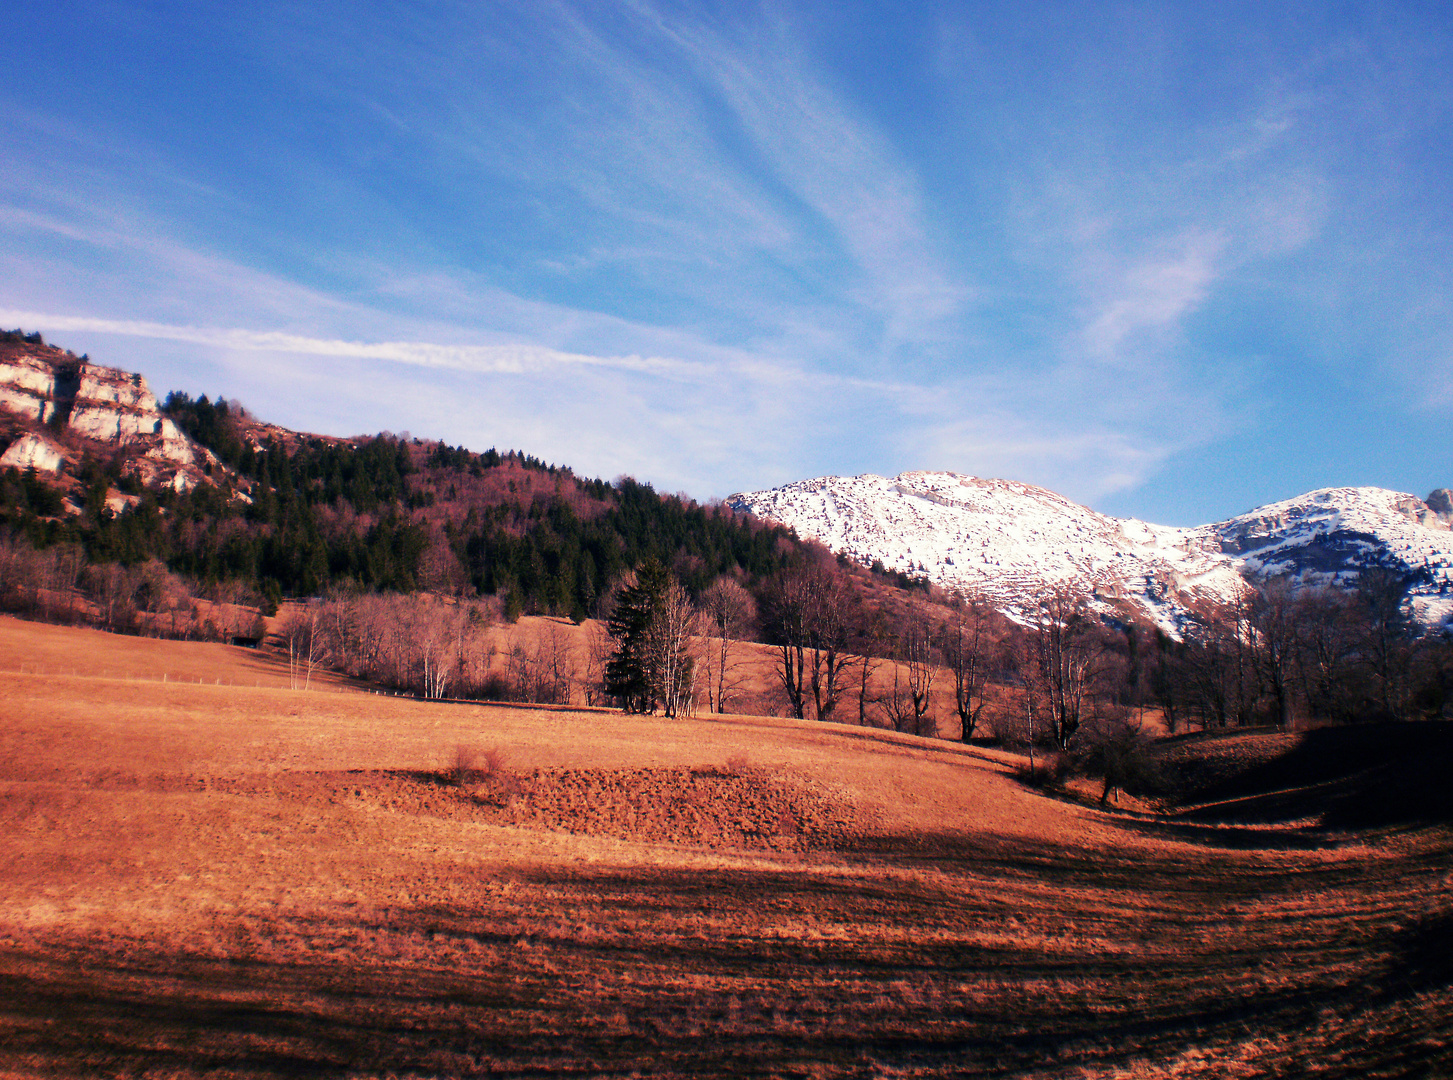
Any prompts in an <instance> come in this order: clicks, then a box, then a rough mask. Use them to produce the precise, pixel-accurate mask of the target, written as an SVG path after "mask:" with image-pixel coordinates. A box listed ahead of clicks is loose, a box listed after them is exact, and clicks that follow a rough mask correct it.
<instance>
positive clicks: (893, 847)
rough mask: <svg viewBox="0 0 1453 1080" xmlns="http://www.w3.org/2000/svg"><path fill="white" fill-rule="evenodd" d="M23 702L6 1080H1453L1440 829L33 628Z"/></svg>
mask: <svg viewBox="0 0 1453 1080" xmlns="http://www.w3.org/2000/svg"><path fill="white" fill-rule="evenodd" d="M0 669H3V670H0V746H3V754H0V819H3V820H0V1076H5V1077H19V1076H77V1077H79V1076H128V1077H193V1076H209V1077H262V1076H268V1077H272V1076H379V1077H382V1076H400V1077H403V1076H482V1075H491V1076H493V1075H501V1076H539V1075H546V1074H566V1075H576V1076H726V1075H733V1076H797V1077H835V1076H853V1077H916V1076H1005V1075H1012V1076H1044V1077H1085V1078H1088V1077H1150V1076H1174V1077H1236V1076H1311V1075H1315V1076H1328V1077H1365V1076H1378V1077H1382V1076H1386V1077H1404V1076H1406V1077H1415V1076H1416V1077H1423V1076H1448V1075H1453V857H1450V856H1453V832H1450V830H1449V828H1448V827H1447V826H1446V825H1444V824H1420V823H1416V822H1413V823H1409V822H1402V823H1400V824H1397V825H1384V826H1378V827H1375V828H1373V827H1367V828H1359V829H1348V828H1342V829H1329V828H1325V827H1320V826H1319V825H1318V822H1317V820H1316V819H1315V818H1312V819H1307V818H1305V817H1301V818H1299V817H1298V816H1297V810H1296V807H1295V806H1294V805H1289V806H1288V808H1287V809H1286V812H1285V813H1282V814H1281V815H1280V816H1279V817H1278V816H1277V815H1270V818H1271V819H1268V815H1266V814H1262V815H1261V818H1262V819H1263V820H1258V821H1256V822H1254V823H1241V822H1238V821H1236V820H1234V819H1228V818H1227V817H1225V816H1224V815H1222V816H1220V817H1217V816H1216V815H1214V814H1213V815H1209V816H1208V815H1207V814H1205V813H1201V814H1200V815H1198V816H1192V817H1184V816H1182V817H1159V816H1156V815H1154V814H1151V813H1148V812H1139V813H1134V812H1129V811H1126V810H1123V809H1122V810H1119V811H1115V812H1102V811H1100V810H1098V809H1096V808H1094V807H1093V806H1088V805H1082V804H1080V803H1077V802H1074V801H1066V800H1062V799H1052V798H1047V797H1045V796H1044V795H1042V794H1040V793H1037V792H1035V791H1033V790H1031V789H1029V788H1027V787H1025V786H1024V785H1022V784H1021V783H1020V782H1019V781H1018V780H1017V779H1016V776H1015V768H1016V765H1017V760H1016V759H1013V758H1011V757H1009V756H1007V755H998V754H995V753H994V752H992V751H987V750H976V749H969V748H965V747H961V746H958V745H955V744H952V743H945V742H927V741H922V740H917V739H913V738H910V737H907V736H900V735H896V734H892V733H888V732H882V731H865V730H862V729H857V728H849V727H840V726H836V725H819V724H813V723H810V722H806V723H804V722H800V721H790V720H781V719H769V718H751V717H727V718H710V719H707V718H697V719H690V720H678V721H670V722H667V721H663V720H659V719H653V718H641V717H626V716H620V715H616V714H611V713H601V712H593V713H584V712H579V713H577V712H561V711H551V712H546V711H535V710H525V709H512V708H505V707H483V706H470V705H455V704H429V703H423V702H415V701H409V700H402V699H393V698H385V697H378V696H374V695H370V694H366V693H360V692H358V691H357V690H355V689H352V688H350V687H348V686H346V685H344V684H341V683H324V684H322V686H321V687H319V688H316V689H314V690H312V691H309V692H302V691H292V690H288V689H287V688H286V687H287V682H288V680H287V672H286V669H285V668H279V667H277V666H274V665H273V664H272V663H271V662H270V661H269V659H268V658H267V657H266V656H262V655H259V654H256V653H250V652H246V651H244V650H238V649H229V648H227V647H224V646H216V645H187V644H178V643H163V642H156V641H143V640H139V639H129V638H118V637H112V636H108V635H105V634H101V633H96V632H92V631H79V630H67V629H60V628H55V627H47V626H40V625H30V624H25V623H19V622H15V621H13V620H10V619H0ZM163 675H165V676H166V681H165V682H163V681H161V680H162V677H163Z"/></svg>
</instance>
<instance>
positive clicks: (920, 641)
mask: <svg viewBox="0 0 1453 1080" xmlns="http://www.w3.org/2000/svg"><path fill="white" fill-rule="evenodd" d="M933 638H934V630H933V626H932V625H931V624H930V623H929V621H928V618H927V616H925V615H924V614H923V613H922V612H913V613H912V614H911V615H909V616H908V618H907V619H906V620H905V622H904V624H903V626H902V627H901V628H900V630H899V632H898V643H897V648H896V649H895V650H894V661H893V686H892V689H890V690H889V691H888V694H887V695H886V696H885V698H884V699H883V707H884V710H885V711H886V713H887V715H888V720H889V722H890V723H891V724H892V725H893V729H894V730H895V731H905V732H910V733H912V734H914V735H937V734H938V732H937V730H936V725H934V723H933V721H932V720H931V719H930V718H929V715H928V713H929V709H930V707H931V706H932V704H933V684H934V680H935V676H936V675H937V673H938V665H937V660H938V657H937V656H936V655H935V652H934V647H933Z"/></svg>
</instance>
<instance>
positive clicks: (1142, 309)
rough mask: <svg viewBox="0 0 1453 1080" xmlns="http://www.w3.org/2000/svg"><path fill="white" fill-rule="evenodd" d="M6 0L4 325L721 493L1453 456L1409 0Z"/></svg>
mask: <svg viewBox="0 0 1453 1080" xmlns="http://www.w3.org/2000/svg"><path fill="white" fill-rule="evenodd" d="M56 10H57V9H55V8H54V7H50V6H45V5H37V4H33V3H27V4H19V3H14V2H12V0H0V11H3V14H4V16H5V23H6V26H7V29H8V30H9V39H10V40H11V42H12V50H11V54H10V63H9V64H8V65H7V77H6V78H5V80H4V81H3V84H0V132H3V136H4V145H5V147H6V151H7V152H6V153H5V155H4V157H3V159H0V323H3V324H4V325H5V326H23V327H25V328H26V329H28V330H29V329H40V330H42V331H43V332H45V333H46V335H47V339H48V340H53V341H55V342H57V343H59V344H62V345H65V346H68V347H70V348H72V349H74V350H75V351H77V352H89V353H90V354H91V355H92V357H93V358H94V359H97V360H99V361H101V362H103V363H110V364H114V365H117V366H120V367H125V368H128V369H133V370H139V371H141V372H143V373H144V374H145V375H146V376H147V378H148V379H149V380H150V381H151V382H152V384H153V385H154V386H155V387H156V388H157V389H158V391H159V392H165V391H166V390H168V389H186V390H188V391H190V392H192V393H194V394H195V393H208V394H211V395H213V396H216V395H219V394H220V395H224V396H227V397H231V398H235V399H238V400H240V401H242V402H243V403H244V404H246V405H247V406H248V407H249V408H251V409H252V410H253V411H254V412H256V413H257V414H259V415H260V416H262V417H264V418H265V419H269V420H274V421H276V422H278V423H283V424H287V425H289V426H293V427H298V428H303V429H306V430H313V431H324V432H329V433H335V434H353V433H363V432H373V431H378V430H381V429H389V430H393V431H403V430H407V431H410V432H412V433H413V434H415V435H419V436H429V437H439V438H444V439H447V440H448V441H450V442H451V443H463V444H464V445H467V446H470V447H473V448H475V449H484V448H486V447H488V446H491V445H494V446H499V447H501V448H503V447H515V448H520V449H524V450H527V451H529V452H530V453H533V454H536V455H538V456H541V457H544V458H547V459H549V460H551V461H555V462H559V463H564V464H569V465H571V466H573V467H574V468H575V469H576V470H577V471H578V472H581V473H584V474H587V475H592V476H605V477H612V476H615V475H618V474H620V473H631V474H633V475H635V476H637V477H640V478H641V479H645V480H649V481H651V482H652V483H654V484H655V485H656V486H657V487H658V488H660V489H663V490H671V491H674V490H684V491H686V492H688V493H689V494H691V495H693V496H695V497H697V498H701V499H705V498H709V497H712V496H724V495H727V494H730V493H731V492H733V491H737V490H743V489H748V488H754V487H762V486H769V485H774V484H779V483H784V482H788V481H791V480H797V479H802V478H805V477H809V476H817V475H822V474H828V473H840V474H850V473H859V472H876V473H881V474H887V475H891V474H893V473H896V472H899V471H902V470H906V469H953V470H957V471H960V472H966V473H974V474H977V475H981V476H1003V477H1008V478H1012V479H1018V480H1024V481H1029V482H1033V483H1039V484H1044V485H1046V486H1048V487H1051V488H1054V489H1055V490H1058V491H1061V492H1063V493H1065V494H1067V495H1069V496H1071V497H1073V498H1076V499H1078V500H1080V501H1082V502H1086V503H1088V504H1089V505H1091V506H1094V507H1095V508H1097V509H1100V510H1104V511H1107V512H1110V513H1115V514H1121V515H1134V516H1139V517H1143V518H1147V519H1150V520H1154V521H1160V522H1164V523H1167V524H1193V523H1198V522H1202V521H1209V520H1213V519H1217V518H1222V517H1226V516H1230V515H1231V514H1235V513H1239V512H1242V511H1244V510H1247V509H1249V508H1251V507H1252V506H1254V505H1257V504H1260V503H1265V502H1269V501H1273V500H1276V499H1280V498H1286V497H1289V496H1291V495H1294V494H1297V493H1299V492H1301V491H1304V490H1307V489H1310V488H1314V487H1321V486H1332V485H1360V484H1376V485H1381V486H1387V487H1393V488H1398V489H1400V490H1407V491H1412V492H1414V493H1416V494H1418V495H1426V494H1427V492H1428V491H1429V490H1430V489H1432V488H1433V487H1437V486H1444V485H1453V449H1450V447H1453V439H1450V437H1449V431H1450V420H1453V269H1450V268H1453V258H1450V255H1453V182H1450V181H1453V152H1450V151H1453V16H1450V15H1449V13H1448V10H1447V8H1446V6H1445V5H1442V4H1438V3H1428V4H1399V3H1378V4H1372V3H1367V4H1336V3H1307V4H1267V3H1256V4H1235V3H1216V4H1206V3H1196V4H1169V3H1167V4H1124V5H1116V4H1093V5H1092V4H1084V5H1079V4H1040V5H1025V4H1022V3H1016V4H1009V3H1004V4H991V3H964V4H932V3H927V4H923V3H917V4H908V3H903V4H895V3H880V4H854V3H849V2H833V3H820V4H812V3H807V4H764V5H754V4H751V3H732V4H722V5H695V4H684V3H683V4H675V3H673V4H659V5H656V4H650V3H646V2H639V3H631V2H623V3H615V4H610V3H589V4H580V5H572V4H568V3H566V4H552V3H548V2H539V0H536V2H530V3H520V4H515V3H468V4H465V3H460V4H453V3H448V2H438V3H414V4H405V3H394V4H386V5H384V4H380V5H370V4H367V3H363V2H353V3H334V4H326V3H308V2H288V3H267V2H263V3H256V4H243V5H239V4H225V5H223V4H217V5H212V4H207V3H192V4H185V5H176V4H167V3H152V4H144V3H134V2H132V3H127V2H113V3H87V2H77V3H71V4H67V5H65V6H64V8H63V11H64V13H63V14H56Z"/></svg>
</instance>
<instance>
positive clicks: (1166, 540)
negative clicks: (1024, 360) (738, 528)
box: [727, 472, 1453, 633]
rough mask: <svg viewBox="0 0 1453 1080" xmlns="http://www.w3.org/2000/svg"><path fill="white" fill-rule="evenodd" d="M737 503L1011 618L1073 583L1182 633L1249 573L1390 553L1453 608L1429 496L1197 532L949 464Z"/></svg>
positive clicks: (1325, 498)
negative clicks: (1118, 514)
mask: <svg viewBox="0 0 1453 1080" xmlns="http://www.w3.org/2000/svg"><path fill="white" fill-rule="evenodd" d="M727 501H728V503H729V504H730V505H731V506H733V507H735V508H737V509H739V510H745V511H748V512H750V513H753V514H756V515H757V516H758V517H763V518H768V519H771V520H773V521H777V522H781V523H782V524H784V525H787V526H789V527H791V528H792V529H794V530H796V532H797V534H798V535H799V536H802V537H808V538H812V539H816V540H818V541H820V542H821V543H823V544H825V545H826V546H827V547H829V548H831V549H832V550H834V551H841V552H845V553H847V554H848V555H849V556H851V557H852V558H854V559H857V560H858V561H860V562H862V563H864V564H865V565H868V564H872V563H873V562H875V561H878V562H881V563H882V564H883V565H884V566H885V567H886V568H887V569H889V570H897V571H900V572H903V573H906V574H913V575H921V576H925V577H927V578H928V579H929V580H930V581H932V582H934V583H935V584H938V585H941V586H944V587H946V588H958V589H964V590H966V591H972V592H976V593H978V594H980V595H981V596H983V597H985V598H986V599H987V600H989V601H990V602H991V603H993V604H994V605H995V606H996V607H998V608H1000V609H1001V610H1003V611H1005V612H1006V613H1008V614H1010V615H1011V616H1019V617H1023V616H1024V615H1026V614H1027V613H1028V612H1030V611H1032V610H1033V609H1034V608H1035V606H1036V605H1037V604H1038V602H1039V599H1040V598H1041V597H1042V596H1043V595H1044V594H1045V592H1046V591H1047V590H1050V589H1054V588H1057V587H1061V586H1063V587H1067V588H1070V589H1074V590H1076V591H1079V592H1083V593H1086V594H1088V595H1090V596H1092V597H1093V599H1094V603H1095V606H1096V607H1097V608H1098V609H1100V610H1101V611H1102V612H1103V613H1105V614H1116V613H1118V614H1121V615H1136V616H1140V617H1144V618H1148V619H1150V620H1152V621H1153V622H1155V623H1156V624H1158V625H1160V626H1162V627H1163V628H1165V629H1166V630H1168V631H1170V632H1172V633H1174V632H1177V631H1178V629H1179V627H1180V626H1181V625H1182V624H1183V623H1184V621H1185V619H1186V618H1187V616H1188V614H1189V613H1190V612H1192V611H1193V610H1195V609H1196V608H1198V607H1202V606H1205V605H1206V604H1220V603H1227V602H1230V601H1232V600H1235V599H1236V598H1237V597H1238V596H1240V595H1241V594H1242V593H1244V592H1245V590H1246V588H1247V586H1246V577H1247V576H1251V577H1257V576H1261V575H1291V576H1293V577H1295V578H1296V579H1297V580H1299V581H1305V582H1307V583H1309V584H1312V583H1315V584H1322V583H1329V582H1332V583H1343V584H1345V583H1346V582H1347V581H1348V580H1350V578H1349V577H1348V575H1349V574H1350V575H1352V578H1355V574H1356V571H1357V569H1358V568H1359V567H1362V566H1366V565H1368V564H1370V563H1372V562H1378V561H1382V560H1386V559H1391V560H1393V562H1394V563H1396V564H1397V565H1400V566H1402V567H1403V568H1404V569H1405V571H1406V572H1408V573H1417V574H1419V576H1420V580H1419V582H1418V583H1416V584H1415V586H1414V592H1415V596H1414V603H1415V606H1417V605H1421V607H1420V608H1419V611H1420V614H1423V613H1425V614H1426V615H1427V616H1428V617H1431V621H1433V622H1435V623H1436V622H1440V621H1442V619H1441V618H1440V617H1439V613H1440V612H1443V611H1444V609H1445V608H1446V610H1447V614H1448V615H1453V597H1450V596H1448V593H1449V592H1450V591H1453V585H1444V584H1442V583H1443V582H1446V581H1448V575H1449V573H1450V570H1449V567H1450V566H1453V532H1450V531H1449V529H1448V524H1447V522H1446V521H1445V520H1443V519H1442V517H1440V516H1439V515H1438V514H1437V513H1435V512H1433V511H1432V510H1430V509H1429V507H1428V506H1426V505H1425V504H1424V503H1422V502H1421V501H1420V500H1418V499H1416V498H1414V497H1413V496H1411V495H1404V494H1401V493H1398V492H1388V491H1383V490H1382V489H1380V488H1338V489H1328V490H1325V491H1318V492H1310V493H1308V494H1307V495H1303V496H1300V497H1298V498H1297V499H1289V500H1287V501H1286V502H1283V503H1276V504H1273V505H1272V506H1267V507H1262V508H1260V509H1258V510H1254V511H1252V512H1251V513H1249V514H1245V515H1242V516H1241V517H1237V518H1233V519H1231V520H1230V521H1226V522H1221V523H1218V524H1215V525H1206V526H1200V527H1197V528H1190V529H1181V528H1171V527H1168V526H1163V525H1155V524H1152V523H1150V522H1145V521H1138V520H1135V519H1131V518H1112V517H1109V516H1107V515H1104V514H1100V513H1097V512H1096V511H1094V510H1091V509H1089V508H1088V507H1085V506H1081V505H1079V504H1078V503H1074V502H1071V501H1070V500H1069V499H1066V498H1065V497H1064V496H1062V495H1058V494H1056V493H1055V492H1052V491H1049V490H1047V489H1045V488H1041V487H1036V486H1034V485H1032V484H1022V483H1017V482H1015V481H1012V480H986V479H981V478H978V477H973V476H964V475H960V474H958V473H950V472H910V473H904V474H902V475H901V476H897V477H892V478H885V477H881V476H873V475H865V476H855V477H820V478H818V479H814V480H803V481H800V482H798V483H795V484H788V485H786V486H784V487H780V488H773V489H771V490H768V491H756V492H744V493H741V494H738V495H733V496H732V497H731V498H729V499H728V500H727ZM1440 573H1441V577H1440V576H1439V575H1440ZM1440 588H1441V589H1442V590H1443V591H1442V592H1441V593H1440V592H1439V589H1440Z"/></svg>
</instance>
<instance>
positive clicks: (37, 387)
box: [0, 343, 220, 491]
mask: <svg viewBox="0 0 1453 1080" xmlns="http://www.w3.org/2000/svg"><path fill="white" fill-rule="evenodd" d="M0 409H3V410H5V411H8V412H10V413H13V414H15V415H16V416H17V417H18V418H19V419H20V420H21V421H22V422H23V423H24V424H25V426H26V427H29V428H31V429H32V430H30V431H28V432H25V433H23V434H21V436H20V437H19V438H17V439H16V440H15V442H14V443H12V445H11V446H10V447H9V448H8V449H7V450H6V452H5V459H4V464H5V465H11V464H14V465H16V466H17V467H20V468H26V467H29V466H30V465H34V466H35V467H36V468H37V469H38V470H46V471H50V472H59V471H61V469H62V468H63V463H64V461H65V460H66V459H67V458H68V457H70V456H72V455H71V454H68V453H67V450H66V447H65V445H64V444H69V443H72V442H75V441H76V440H86V441H89V442H94V443H102V444H106V445H107V446H108V447H109V448H112V449H117V448H119V449H123V450H125V451H126V453H127V457H128V458H129V459H130V461H129V466H130V468H131V469H132V471H133V472H135V473H136V474H137V475H138V476H139V478H140V479H141V480H142V481H143V482H145V483H148V484H167V485H170V486H172V487H175V488H176V489H177V490H178V491H184V490H186V489H188V488H190V487H194V486H196V484H197V483H199V482H200V481H201V478H202V476H203V474H204V472H206V471H208V470H207V466H209V465H210V466H214V467H215V466H218V465H219V464H220V463H219V462H217V460H216V458H215V457H213V455H212V454H211V452H210V451H208V450H206V449H205V448H203V447H200V446H198V445H197V444H196V443H194V442H192V440H191V439H189V438H188V437H187V436H186V435H184V434H183V433H182V432H181V430H180V429H178V428H177V426H176V424H174V423H173V422H172V421H171V419H170V418H169V417H167V416H164V415H163V414H162V412H161V408H160V406H159V405H158V403H157V400H156V395H155V394H153V393H152V392H151V389H150V388H149V387H148V386H147V385H146V380H145V379H144V378H143V377H142V376H141V375H139V374H133V373H131V372H127V371H122V370H120V369H119V368H112V367H105V366H103V365H101V364H93V363H91V362H90V360H89V359H88V358H87V357H84V356H82V357H76V356H74V355H72V354H70V353H67V352H63V351H62V350H60V349H56V348H52V347H50V346H46V345H32V344H26V345H23V346H19V347H16V346H14V345H13V344H10V343H7V345H6V347H5V348H4V349H3V350H0ZM47 430H48V431H49V432H51V433H53V434H54V438H48V437H47V434H46V431H47ZM22 461H23V462H24V464H21V462H22Z"/></svg>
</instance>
